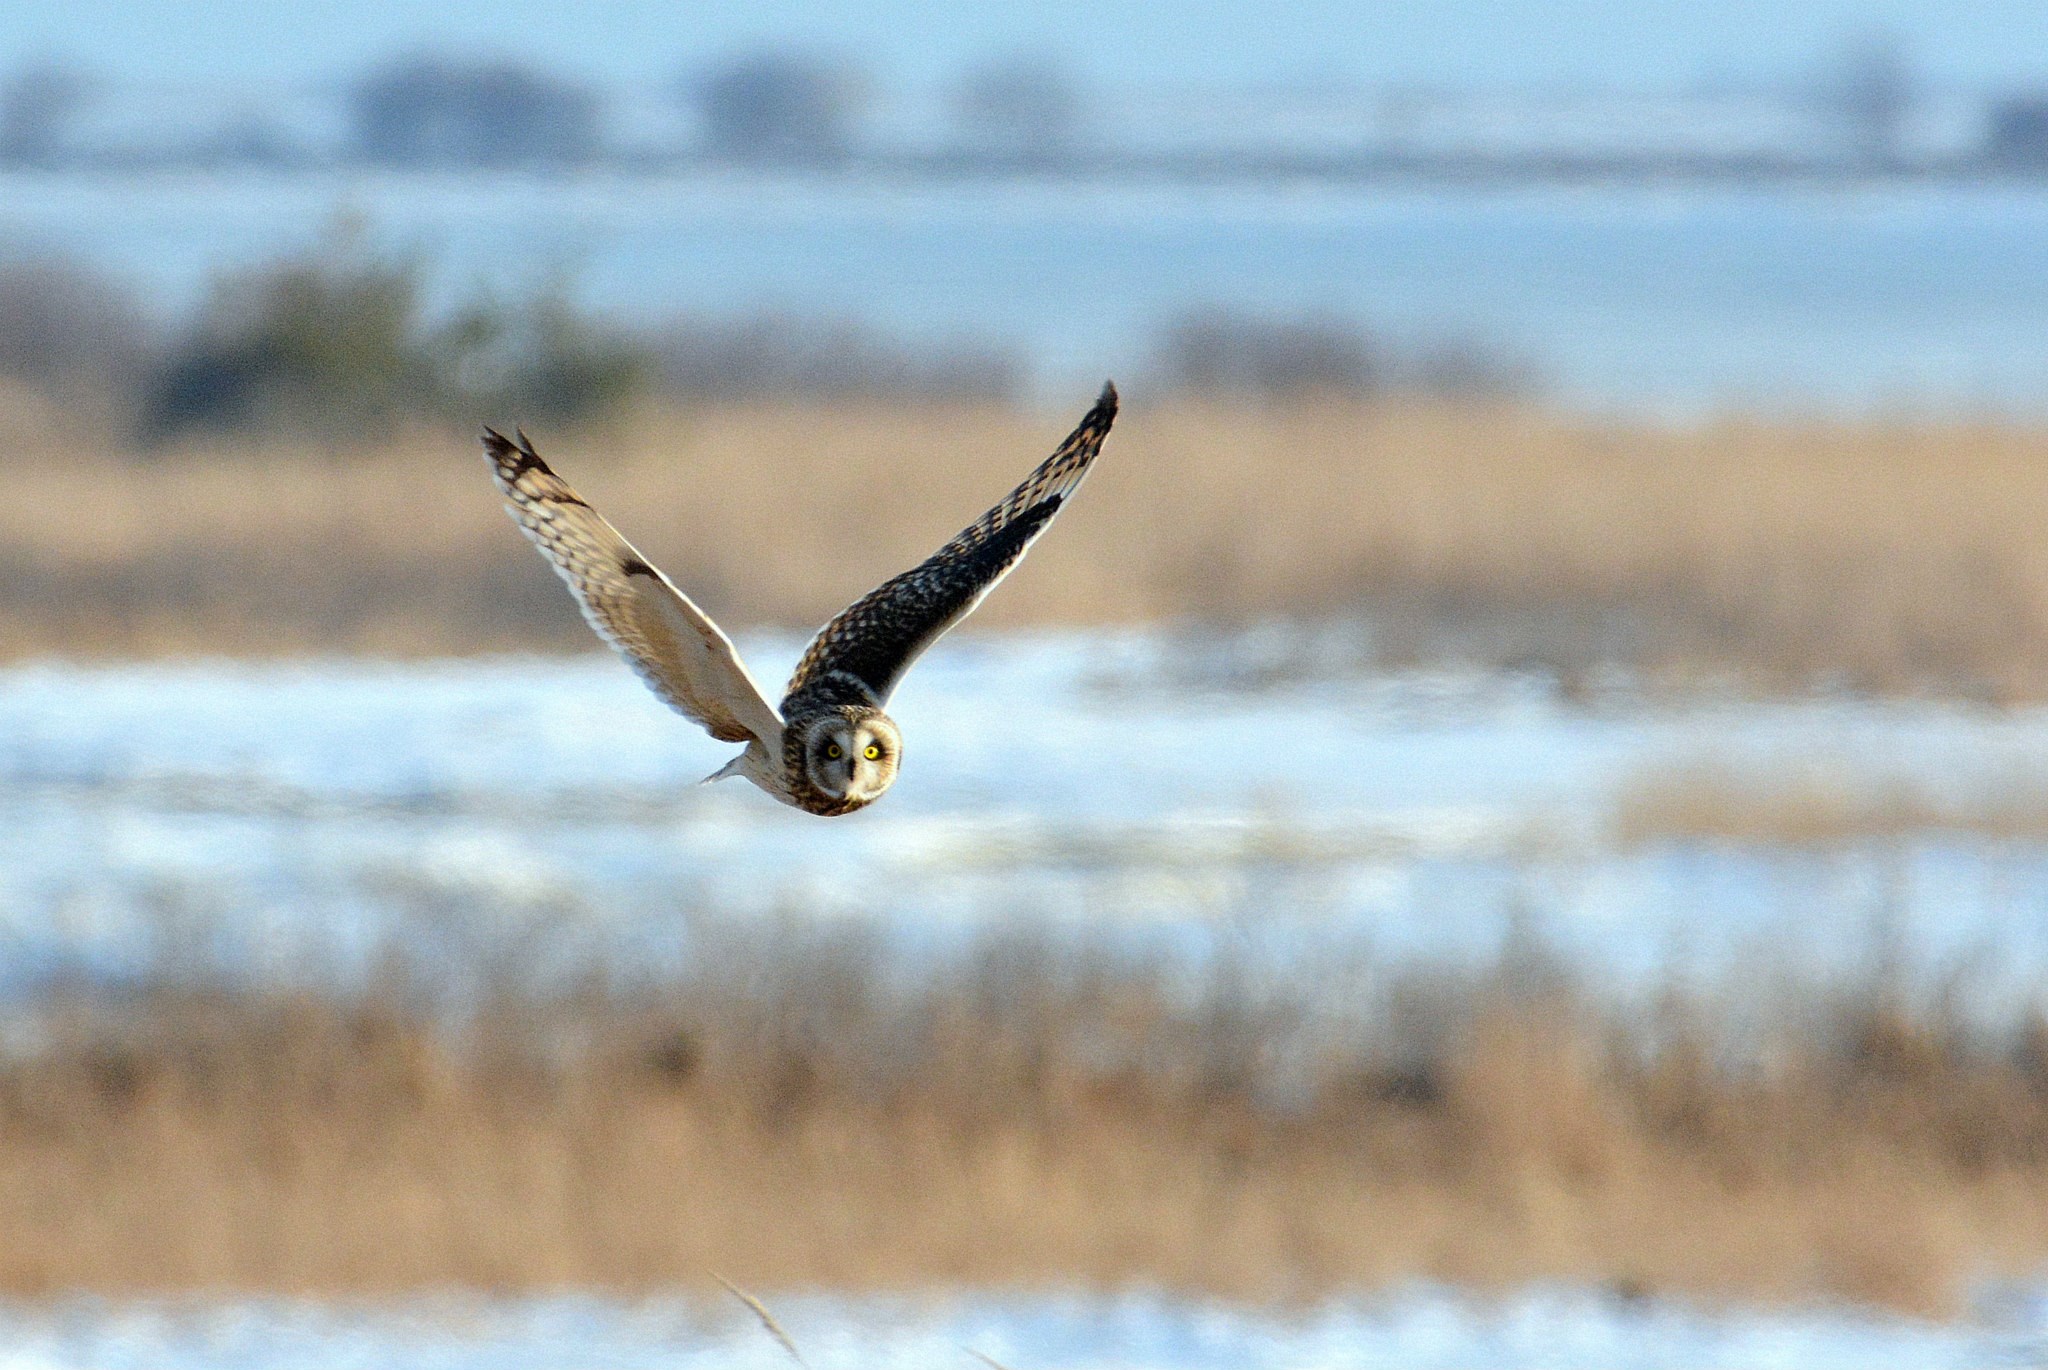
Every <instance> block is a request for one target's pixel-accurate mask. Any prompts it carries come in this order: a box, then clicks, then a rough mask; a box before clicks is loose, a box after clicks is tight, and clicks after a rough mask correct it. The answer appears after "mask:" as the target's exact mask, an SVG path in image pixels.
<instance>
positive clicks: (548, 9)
mask: <svg viewBox="0 0 2048 1370" xmlns="http://www.w3.org/2000/svg"><path fill="white" fill-rule="evenodd" d="M1873 29H1883V30H1888V31H1891V32H1894V33H1896V34H1898V35H1899V36H1900V37H1902V38H1903V39H1904V40H1905V41H1906V43H1907V44H1908V46H1909V47H1910V49H1911V51H1912V52H1913V53H1914V55H1915V58H1916V60H1917V61H1918V63H1919V64H1920V66H1921V68H1922V70H1923V71H1924V72H1925V73H1926V74H1927V75H1928V76H1930V77H1931V78H1933V79H1936V80H1940V81H1946V82H1959V83H1964V84H1970V85H1989V86H2017V85H2036V84H2048V3H2043V0H1974V2H1972V0H1948V3H1929V2H1927V0H1855V2H1854V3H1851V2H1849V0H1832V2H1831V0H1712V2H1711V3H1702V2H1701V0H1689V2H1688V3H1670V0H1662V2H1660V3H1643V2H1642V0H1551V2H1550V3H1538V2H1535V0H1527V2H1520V3H1517V2H1511V0H1381V2H1380V3H1373V4H1364V3H1359V2H1358V0H1291V3H1286V4H1281V5H1274V4H1260V5H1245V4H1226V3H1218V2H1217V0H1196V2H1195V3H1183V4H1174V5H1168V4H1159V3H1145V0H1030V3H1020V4H1019V3H1013V4H1002V3H996V4H962V3H959V0H870V3H864V4H857V5H820V4H806V3H786V2H785V3H780V4H763V3H761V0H698V2H697V3H684V4H678V3H675V0H662V2H661V3H655V2H654V0H608V2H606V0H600V2H597V3H563V0H445V2H444V3H437V4H431V5H430V4H424V3H421V0H330V2H328V3H318V2H317V0H316V3H310V4H306V3H301V4H279V3H278V2H277V0H65V3H35V2H34V0H27V2H26V3H23V2H20V0H17V3H8V4H0V68H5V67H9V66H12V65H14V64H17V63H20V62H23V61H27V60H33V59H36V58H40V57H46V56H54V57H60V58H65V59H69V60H76V61H81V62H84V63H87V64H90V65H92V66H95V67H98V68H100V69H102V70H105V71H107V72H108V73H109V74H112V75H117V76H146V77H155V78H162V79H170V80H176V81H193V80H199V81H229V82H235V83H246V82H249V81H252V80H253V81H269V80H285V81H302V80H306V79H308V78H319V77H323V76H330V75H340V74H345V73H348V72H351V71H353V70H355V69H357V68H359V67H360V66H361V65H362V64H363V63H364V62H366V61H369V60H372V59H374V58H377V57H380V56H383V55H386V54H388V53H390V52H391V51H393V50H394V49H400V48H417V47H432V48H445V49H457V50H464V51H474V52H490V53H494V54H496V53H502V54H512V55H517V56H521V57H526V58H532V59H541V60H546V61H550V62H553V63H555V64H557V65H558V66H560V67H561V68H562V69H564V70H565V71H569V72H574V73H578V74H582V75H587V76H592V77H598V78H605V79H612V80H619V79H625V80H643V81H644V80H649V79H654V78H661V77H666V76H669V75H670V74H672V73H674V72H676V71H678V70H680V69H683V68H686V67H688V66H691V65H694V64H699V63H702V62H703V61H706V60H708V59H711V58H714V57H716V56H717V55H719V54H721V53H725V52H729V51H731V50H733V49H735V48H739V47H745V46H750V45H754V44H758V43H767V42H776V43H785V42H801V43H807V44H811V45H814V46H819V47H823V48H827V49H831V50H835V51H838V52H841V53H845V54H848V55H851V56H854V57H857V58H859V59H861V60H862V61H864V62H865V63H866V64H867V65H869V66H870V67H872V68H873V69H874V70H875V71H876V72H877V73H879V74H882V75H884V76H889V75H892V74H893V75H895V76H898V77H901V78H903V79H907V80H913V81H915V80H929V79H933V78H937V77H941V76H943V75H945V74H946V73H948V72H951V71H954V70H956V69H957V68H958V67H959V66H960V65H962V64H963V63H965V62H969V61H972V60H974V59H976V58H979V57H983V56H986V55H987V54H989V53H991V52H998V51H1005V50H1012V49H1017V48H1025V49H1034V50H1038V51H1043V52H1049V53H1055V54H1059V55H1061V56H1063V57H1064V58H1066V59H1067V60H1069V61H1070V62H1071V63H1072V64H1073V65H1075V66H1076V67H1077V68H1080V69H1082V70H1085V71H1087V72H1089V73H1090V74H1091V75H1093V76H1094V77H1095V78H1096V79H1099V80H1116V79H1119V78H1127V79H1131V80H1135V81H1144V82H1156V81H1205V80H1226V81H1227V80H1258V79H1271V78H1281V79H1289V78H1297V77H1302V76H1316V75H1330V76H1349V77H1357V78H1363V79H1367V80H1394V81H1402V82H1418V83H1428V84H1453V85H1457V84H1468V83H1476V84H1517V83H1535V82H1549V81H1568V82H1582V81H1593V82H1602V83H1621V84H1637V83H1641V84H1652V85H1656V84H1670V83H1673V82H1683V81H1688V80H1691V79H1694V78H1698V77H1702V76H1732V77H1752V76H1754V77H1765V78H1768V77H1774V76H1780V75H1796V74H1798V73H1800V72H1803V71H1806V70H1810V69H1811V68H1812V67H1813V65H1814V64H1815V62H1816V61H1817V60H1818V58H1819V57H1820V56H1821V55H1823V54H1825V53H1827V52H1828V51H1829V50H1830V49H1831V48H1833V47H1835V46H1837V45H1839V44H1840V42H1841V41H1842V39H1843V38H1844V36H1845V35H1848V34H1852V33H1857V32H1868V31H1870V30H1873Z"/></svg>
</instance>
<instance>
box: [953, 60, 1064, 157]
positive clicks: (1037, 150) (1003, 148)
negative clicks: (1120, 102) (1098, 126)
mask: <svg viewBox="0 0 2048 1370" xmlns="http://www.w3.org/2000/svg"><path fill="white" fill-rule="evenodd" d="M953 115H954V119H955V120H956V122H957V123H958V125H959V127H960V131H961V133H962V135H963V137H964V138H965V140H966V142H967V143H968V144H969V146H971V147H973V148H975V149H976V150H977V151H980V152H984V153H989V154H993V155H996V156H1002V157H1017V158H1025V159H1028V160H1034V161H1050V160H1057V159H1058V158H1060V157H1062V156H1065V155H1068V154H1070V153H1071V152H1072V151H1073V149H1074V147H1075V145H1076V144H1077V143H1078V141H1079V139H1080V135H1081V130H1082V126H1083V125H1084V123H1085V122H1086V108H1085V101H1084V99H1083V96H1082V93H1081V87H1080V84H1079V83H1078V82H1077V81H1075V80H1074V79H1073V78H1072V77H1071V76H1069V75H1068V74H1067V72H1066V71H1065V70H1064V69H1063V68H1062V67H1060V66H1059V65H1058V64H1057V63H1055V62H1053V61H1051V60H1049V59H1046V58H1042V57H1034V56H1029V55H1024V54H1018V55H1013V56H1010V57H1005V58H999V59H997V60H995V61H992V62H989V63H987V64H986V65H983V66H980V67H976V68H975V69H974V70H972V71H970V72H968V73H967V75H966V76H965V77H963V78H962V79H961V82H960V85H959V87H958V89H957V90H955V91H954V95H953Z"/></svg>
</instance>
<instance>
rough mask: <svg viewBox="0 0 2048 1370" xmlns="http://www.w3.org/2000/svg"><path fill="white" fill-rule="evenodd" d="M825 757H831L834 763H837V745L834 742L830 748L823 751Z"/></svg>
mask: <svg viewBox="0 0 2048 1370" xmlns="http://www.w3.org/2000/svg"><path fill="white" fill-rule="evenodd" d="M825 755H827V756H829V757H831V758H832V759H833V760H834V761H837V760H838V759H839V744H838V743H837V742H834V743H833V744H832V745H831V746H829V747H827V748H826V749H825Z"/></svg>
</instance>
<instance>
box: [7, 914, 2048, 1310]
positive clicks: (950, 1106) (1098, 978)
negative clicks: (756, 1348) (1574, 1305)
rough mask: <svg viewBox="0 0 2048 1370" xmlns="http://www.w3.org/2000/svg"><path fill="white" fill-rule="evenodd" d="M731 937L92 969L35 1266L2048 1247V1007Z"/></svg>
mask: <svg viewBox="0 0 2048 1370" xmlns="http://www.w3.org/2000/svg"><path fill="white" fill-rule="evenodd" d="M700 939H701V940H700V941H699V942H698V943H697V954H696V957H695V959H694V961H693V969H692V970H691V971H690V972H689V973H687V974H686V975H684V976H683V978H682V980H681V981H680V982H679V983H671V984H665V985H662V986H657V987H647V988H642V989H638V990H634V989H629V988H624V987H619V986H611V987H605V986H600V985H592V986H589V987H587V988H586V989H584V990H583V991H580V992H577V993H575V994H572V995H569V996H568V997H566V998H555V999H550V1000H548V1001H546V1002H526V1003H520V1002H514V1001H513V999H512V998H511V997H509V996H507V997H500V998H495V999H491V1000H489V1001H487V1002H485V1003H484V1004H483V1005H482V1006H480V1007H479V1006H477V1005H474V1004H472V1005H468V1006H466V1007H462V1008H460V1009H458V1008H457V1007H454V1006H450V1005H448V1004H446V1003H442V1004H438V1005H437V1004H435V1003H433V1002H432V1001H431V996H425V997H423V996H421V995H420V994H418V993H417V992H415V990H413V989H409V988H408V987H407V984H408V982H407V981H406V979H405V977H403V976H394V977H393V978H392V979H391V980H390V981H389V982H388V984H387V987H386V988H385V989H383V990H380V991H376V992H371V993H368V994H363V995H340V994H334V993H315V992H307V991H299V992H285V991H235V990H232V989H222V988H214V989H205V988H193V987H191V985H190V984H189V983H187V984H185V985H184V986H183V987H181V986H180V985H179V984H178V983H175V982H172V981H166V982H165V983H163V984H161V985H159V986H158V987H157V988H155V989H151V990H142V991H138V992H136V993H135V994H133V995H131V996H129V997H126V998H121V999H113V998H110V997H108V992H106V991H101V992H100V993H99V994H97V995H95V996H82V995H75V994H74V995H66V994H64V993H62V992H53V993H51V994H50V995H48V996H46V997H45V998H44V999H43V1000H42V1001H41V1003H40V1005H39V1007H37V1008H36V1009H35V1010H34V1011H33V1012H30V1013H28V1014H27V1015H25V1016H23V1017H20V1018H17V1019H16V1020H15V1021H14V1022H12V1023H11V1025H10V1027H9V1031H8V1034H7V1038H6V1041H7V1043H8V1050H7V1052H6V1054H5V1056H4V1057H0V1233H5V1240H4V1241H0V1291H5V1292H9V1293H19V1294H33V1293H42V1292H49V1291H55V1290H62V1289H71V1288H92V1289H99V1290H107V1291H138V1290H165V1289H184V1288H208V1289H268V1290H289V1291H306V1292H323V1293H332V1292H342V1291H347V1292H376V1291H389V1290H398V1289H408V1288H415V1287H420V1286H444V1285H448V1284H462V1285H471V1286H482V1287H487V1288H492V1289H503V1288H529V1287H550V1286H562V1285H570V1284H574V1285H596V1286H605V1287H612V1288H624V1289H635V1288H646V1287H651V1286H655V1285H667V1284H673V1283H676V1282H679V1281H680V1282H685V1283H691V1284H695V1283H700V1282H701V1281H702V1280H703V1279H704V1277H705V1274H706V1272H708V1271H719V1272H723V1273H724V1274H726V1275H728V1276H730V1277H731V1278H733V1279H734V1280H736V1281H739V1282H741V1283H743V1284H745V1285H747V1286H750V1287H753V1288H756V1289H759V1290H761V1291H763V1292H769V1291H774V1290H781V1289H788V1288H791V1287H800V1286H809V1285H819V1284H825V1285H832V1286H839V1287H848V1288H877V1287H896V1288H900V1287H906V1286H929V1285H959V1284H969V1283H1004V1284H1026V1285H1028V1284H1042V1283H1058V1284H1072V1283H1076V1282H1079V1283H1082V1284H1085V1285H1091V1286H1120V1285H1130V1284H1149V1285H1164V1286H1167V1287H1172V1288H1177V1289H1183V1290H1190V1291H1202V1292H1210V1293H1216V1294H1222V1295H1227V1296H1232V1297H1239V1298H1250V1299H1279V1300H1289V1299H1295V1298H1308V1297H1313V1296H1316V1295H1319V1294H1324V1293H1328V1292H1332V1291H1341V1290H1349V1289H1358V1288H1367V1287H1373V1286H1379V1285H1383V1284H1386V1283H1388V1282H1391V1281H1398V1280H1401V1279H1405V1278H1411V1277H1417V1276H1421V1277H1430V1278H1436V1279H1442V1280H1448V1281H1456V1282H1459V1283H1461V1284H1468V1285H1477V1286H1480V1287H1495V1288H1498V1287H1503V1286H1508V1285H1513V1284H1516V1283H1520V1282H1523V1281H1527V1280H1567V1281H1575V1282H1588V1281H1598V1282H1605V1283H1606V1284H1608V1285H1609V1286H1611V1287H1613V1288H1616V1289H1619V1290H1628V1291H1642V1292H1657V1291H1683V1292H1686V1293H1689V1294H1692V1295H1696V1296H1705V1297H1709V1298H1717V1297H1742V1298H1766V1299H1798V1298H1808V1297H1821V1296H1824V1297H1830V1298H1848V1299H1857V1300H1869V1301H1876V1302H1879V1303H1884V1304H1888V1305H1892V1306H1896V1307H1901V1308H1907V1309H1913V1310H1920V1311H1928V1312H1941V1311H1944V1310H1946V1309H1948V1308H1950V1307H1952V1306H1953V1305H1954V1302H1955V1301H1956V1300H1957V1299H1958V1298H1959V1297H1960V1296H1961V1293H1962V1291H1963V1287H1964V1286H1965V1285H1966V1284H1967V1283H1968V1282H1969V1281H1972V1280H1974V1279H1976V1278H1979V1277H1981V1276H1983V1275H1985V1274H1989V1273H1993V1272H2000V1271H2006V1272H2024V1271H2034V1270H2038V1269H2039V1268H2040V1264H2041V1262H2042V1260H2043V1259H2044V1257H2048V1045H2044V1044H2048V1037H2044V1034H2043V1032H2042V1031H2041V1030H2040V1029H2038V1028H2030V1029H2023V1030H2018V1031H2008V1032H2005V1033H2002V1034H1995V1035H1986V1034H1985V1033H1984V1032H1983V1031H1981V1030H1975V1031H1973V1030H1971V1029H1970V1028H1968V1027H1966V1026H1965V1025H1964V1023H1963V1022H1962V1020H1961V1019H1960V1018H1958V1017H1957V1016H1956V1015H1955V1014H1954V1013H1952V1012H1948V1011H1944V1010H1941V1009H1939V1008H1914V1007H1912V1006H1911V1005H1910V1004H1909V1003H1908V1001H1907V1000H1906V999H1904V998H1903V997H1901V996H1899V995H1897V994H1893V993H1889V992H1887V991H1886V990H1884V988H1883V987H1881V986H1871V987H1865V988H1864V989H1863V990H1862V991H1860V992H1859V993H1856V994H1853V995H1843V994H1839V993H1837V994H1833V995H1801V994H1797V993H1793V992H1791V991H1790V990H1783V991H1780V992H1779V993H1778V994H1777V995H1776V996H1775V997H1772V996H1768V995H1765V996H1762V997H1759V998H1757V999H1756V1000H1754V1001H1752V1002H1750V1003H1749V1004H1748V1005H1747V1008H1746V1011H1744V1012H1740V1013H1736V1012H1728V1011H1726V1010H1727V1009H1728V1007H1729V1006H1727V1005H1722V1006H1720V1008H1719V1009H1717V1008H1716V1007H1715V1006H1713V1005H1711V1004H1707V1003H1704V1002H1694V1003H1690V1004H1688V1003H1684V1002H1680V1001H1679V1000H1677V999H1673V1000H1671V1001H1670V1002H1668V1003H1666V1004H1665V1005H1664V1006H1663V1007H1662V1008H1661V1009H1659V1010H1656V1011H1654V1012H1652V1013H1649V1014H1647V1015H1643V1014H1635V1015H1631V1016H1629V1017H1627V1018H1626V1019H1625V1020H1624V1019H1623V1018H1620V1017H1617V1016H1616V1014H1615V1013H1614V1012H1613V1011H1609V1010H1602V1009H1600V1008H1599V1007H1597V1006H1596V1004H1595V1003H1594V1001H1592V1000H1591V999H1589V998H1588V997H1587V996H1586V995H1585V994H1584V993H1583V992H1581V991H1578V990H1575V989H1574V988H1573V987H1572V986H1571V984H1570V983H1569V982H1568V980H1566V979H1565V978H1563V977H1561V976H1560V975H1558V974H1557V973H1556V972H1555V971H1554V970H1550V969H1546V968H1545V967H1544V965H1543V964H1542V963H1541V961H1540V960H1531V959H1528V958H1522V959H1519V960H1518V961H1517V962H1516V964H1515V965H1511V966H1509V967H1506V968H1504V969H1502V970H1500V971H1499V972H1497V973H1495V974H1492V975H1489V976H1484V977H1479V978H1476V979H1471V980H1451V979H1445V978H1421V977H1415V976H1409V977H1406V978H1401V977H1389V976H1388V975H1387V974H1386V973H1385V971H1384V970H1383V969H1376V968H1375V967H1374V966H1373V965H1371V964H1370V963H1369V962H1366V961H1363V960H1360V959H1355V958H1354V959H1350V960H1346V958H1343V957H1333V956H1325V955H1319V956H1318V957H1317V958H1316V959H1317V965H1318V976H1317V978H1316V980H1315V981H1314V982H1313V983H1310V982H1308V981H1306V980H1300V979H1296V978H1295V977H1293V976H1291V975H1288V974H1282V973H1276V972H1274V971H1272V970H1271V969H1270V968H1267V969H1263V970H1262V969H1260V968H1259V967H1255V966H1252V965H1247V964H1233V963H1230V962H1229V960H1228V958H1226V960H1225V962H1224V963H1221V964H1217V965H1213V966H1212V967H1211V968H1210V969H1209V970H1208V971H1206V972H1203V973H1201V974H1197V975H1195V976H1193V977H1192V978H1191V977H1190V976H1189V974H1188V972H1187V971H1186V970H1185V969H1182V970H1180V971H1174V970H1170V969H1169V968H1168V967H1166V966H1165V965H1163V964H1160V963H1158V962H1155V961H1152V960H1149V959H1146V958H1144V957H1142V956H1138V955H1136V954H1134V953H1132V952H1131V951H1129V950H1128V949H1125V950H1123V951H1116V950H1112V949H1110V948H1107V947H1097V948H1094V949H1092V950H1091V949H1090V948H1087V947H1076V946H1074V945H1072V944H1071V943H1055V942H1047V941H1036V940H1031V939H1010V940H1003V941H998V942H993V943H990V944H987V945H984V946H982V947H980V948H979V949H978V950H975V951H973V952H971V954H964V955H960V956H958V957H956V958H953V959H947V960H941V961H940V962H938V963H935V964H931V965H927V966H926V967H924V969H925V971H926V972H928V973H926V974H923V975H918V974H915V973H906V972H905V971H904V970H903V968H902V965H901V963H900V962H892V961H891V960H890V958H889V957H888V956H887V955H886V954H884V952H883V950H882V949H881V948H879V947H877V946H873V945H870V944H868V943H866V942H864V941H862V940H861V939H859V938H857V937H849V936H846V935H843V934H831V935H827V934H822V933H814V934H809V935H805V934H801V933H799V932H797V931H796V930H794V929H793V928H788V927H784V928H767V929H761V930H759V932H758V933H756V934H752V935H741V934H738V933H733V932H727V933H724V934H716V935H714V934H713V933H712V932H710V931H704V932H701V933H700ZM892 966H893V967H894V970H893V972H892V970H891V967H892ZM1738 1019H1739V1020H1741V1021H1744V1022H1746V1023H1748V1024H1749V1025H1750V1026H1749V1027H1748V1028H1747V1029H1745V1034H1746V1035H1744V1036H1743V1037H1742V1038H1741V1039H1740V1040H1738V1039H1737V1038H1736V1037H1735V1036H1734V1035H1731V1033H1730V1032H1729V1031H1727V1030H1726V1027H1725V1025H1727V1024H1729V1023H1732V1022H1735V1021H1737V1020H1738ZM1717 1025H1718V1026H1717ZM1759 1025H1761V1026H1759Z"/></svg>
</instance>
